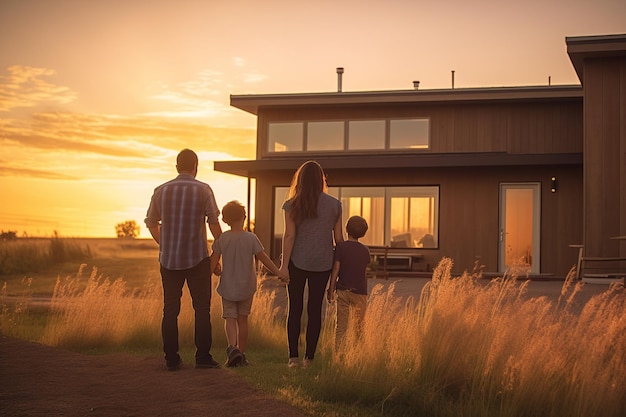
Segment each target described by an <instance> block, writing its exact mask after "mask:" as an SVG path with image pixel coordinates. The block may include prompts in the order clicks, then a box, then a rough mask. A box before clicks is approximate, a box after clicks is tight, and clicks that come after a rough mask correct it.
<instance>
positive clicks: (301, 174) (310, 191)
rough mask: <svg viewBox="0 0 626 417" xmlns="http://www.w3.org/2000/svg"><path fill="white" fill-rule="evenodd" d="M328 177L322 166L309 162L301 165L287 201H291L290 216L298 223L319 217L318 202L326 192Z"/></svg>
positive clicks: (292, 181)
mask: <svg viewBox="0 0 626 417" xmlns="http://www.w3.org/2000/svg"><path fill="white" fill-rule="evenodd" d="M326 189H327V186H326V176H325V175H324V170H323V169H322V167H321V165H320V164H318V163H317V162H315V161H307V162H305V163H304V164H302V165H300V168H298V170H297V171H296V173H295V174H294V176H293V179H292V180H291V187H290V188H289V193H288V194H287V199H288V200H291V209H290V211H289V214H290V216H291V218H292V219H293V220H294V221H295V222H296V223H298V222H300V221H302V220H304V219H314V218H316V217H317V201H318V200H319V196H320V193H322V192H325V191H326Z"/></svg>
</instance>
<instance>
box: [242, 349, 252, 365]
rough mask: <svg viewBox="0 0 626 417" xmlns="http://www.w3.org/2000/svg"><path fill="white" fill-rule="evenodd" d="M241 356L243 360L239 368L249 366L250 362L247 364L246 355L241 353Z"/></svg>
mask: <svg viewBox="0 0 626 417" xmlns="http://www.w3.org/2000/svg"><path fill="white" fill-rule="evenodd" d="M241 355H242V356H243V358H242V359H241V366H248V365H250V362H248V359H246V354H245V353H243V352H241Z"/></svg>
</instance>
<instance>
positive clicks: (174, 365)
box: [165, 356, 183, 371]
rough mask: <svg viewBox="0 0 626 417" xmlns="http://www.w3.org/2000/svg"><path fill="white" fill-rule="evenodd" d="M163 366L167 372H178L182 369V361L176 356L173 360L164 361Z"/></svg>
mask: <svg viewBox="0 0 626 417" xmlns="http://www.w3.org/2000/svg"><path fill="white" fill-rule="evenodd" d="M165 366H167V370H168V371H178V370H179V369H180V368H182V367H183V360H182V359H181V357H180V356H177V357H176V358H175V359H173V360H169V361H168V360H166V361H165Z"/></svg>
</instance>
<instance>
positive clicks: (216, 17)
mask: <svg viewBox="0 0 626 417" xmlns="http://www.w3.org/2000/svg"><path fill="white" fill-rule="evenodd" d="M615 33H626V1H624V0H596V1H589V0H554V1H553V0H548V1H546V0H526V1H519V0H516V1H510V0H475V1H467V0H449V1H437V2H435V1H419V0H413V1H410V0H386V1H382V0H380V1H370V0H345V1H336V0H332V1H331V0H317V1H307V2H304V1H298V0H264V1H259V0H230V1H226V0H179V1H171V0H168V1H164V0H150V1H147V0H132V1H128V0H107V1H88V0H0V144H1V151H0V230H3V231H16V232H17V233H18V235H20V236H21V235H22V234H24V232H25V233H26V234H27V235H29V236H50V235H52V234H53V232H54V231H57V232H58V233H59V234H60V235H61V236H67V237H70V236H73V237H114V236H115V230H114V226H115V224H116V223H119V222H122V221H125V220H135V221H137V222H138V223H139V225H140V226H141V233H140V237H149V233H148V232H147V230H146V229H145V226H144V224H143V219H144V217H145V214H146V209H147V207H148V204H149V201H150V196H151V195H152V191H153V189H154V187H156V186H157V185H159V184H160V183H161V182H164V181H166V180H168V179H170V178H172V177H174V176H175V175H176V171H175V166H174V165H175V157H176V154H177V153H178V152H179V151H180V150H181V149H183V148H185V147H189V148H192V149H194V150H195V151H196V152H197V153H198V155H199V157H200V169H199V172H198V179H200V180H202V181H206V182H208V183H210V184H211V186H212V187H213V189H214V191H215V194H216V197H217V200H218V205H219V206H220V207H221V206H222V205H223V204H225V203H226V202H228V201H229V200H232V199H239V200H241V201H242V202H244V203H245V201H246V180H245V179H243V178H239V177H234V176H230V175H226V174H220V173H216V172H214V171H213V170H212V161H214V160H231V159H253V158H254V155H255V147H254V146H255V126H256V118H255V117H254V116H252V115H250V114H248V113H245V112H243V111H241V110H238V109H235V108H231V107H230V105H229V95H230V94H266V93H303V92H324V91H327V92H331V91H336V88H337V78H336V73H335V68H336V67H339V66H341V67H344V68H345V73H344V75H343V90H344V91H364V90H396V89H411V88H413V84H412V82H413V80H420V82H421V84H420V89H431V88H449V87H450V84H451V71H452V70H454V71H455V87H457V88H464V87H492V86H523V85H546V84H547V83H548V77H551V82H552V84H553V85H555V84H579V80H578V78H577V77H576V74H575V72H574V69H573V67H572V65H571V63H570V61H569V58H568V56H567V52H566V44H565V37H567V36H584V35H605V34H615Z"/></svg>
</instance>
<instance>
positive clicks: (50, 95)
mask: <svg viewBox="0 0 626 417" xmlns="http://www.w3.org/2000/svg"><path fill="white" fill-rule="evenodd" d="M7 71H8V75H0V111H5V112H6V111H10V110H12V109H15V108H20V107H33V106H35V105H37V104H40V103H57V104H67V103H71V102H72V101H74V100H75V99H76V94H75V93H74V92H73V91H71V90H70V89H69V88H68V87H63V86H58V85H54V84H52V83H49V82H47V81H45V80H44V77H49V76H52V75H54V74H55V72H54V70H51V69H45V68H34V67H28V66H21V65H13V66H11V67H9V68H7Z"/></svg>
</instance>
